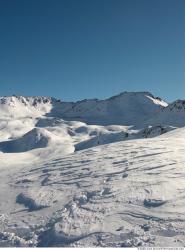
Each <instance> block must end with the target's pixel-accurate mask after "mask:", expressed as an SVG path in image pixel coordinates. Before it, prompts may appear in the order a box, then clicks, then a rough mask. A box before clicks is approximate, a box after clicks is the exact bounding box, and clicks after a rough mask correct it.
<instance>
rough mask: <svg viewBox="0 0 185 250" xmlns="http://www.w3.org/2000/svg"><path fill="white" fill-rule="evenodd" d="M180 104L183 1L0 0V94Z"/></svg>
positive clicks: (184, 75) (184, 76) (183, 90)
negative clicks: (137, 96) (149, 97)
mask: <svg viewBox="0 0 185 250" xmlns="http://www.w3.org/2000/svg"><path fill="white" fill-rule="evenodd" d="M144 90H146V91H150V92H152V93H153V94H154V95H158V96H161V97H163V98H165V99H166V100H168V101H172V100H175V99H177V98H181V99H185V0H0V95H12V94H22V95H46V96H54V97H57V98H61V99H63V100H78V99H84V98H94V97H97V98H106V97H109V96H112V95H115V94H118V93H119V92H122V91H144Z"/></svg>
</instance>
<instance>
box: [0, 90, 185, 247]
mask: <svg viewBox="0 0 185 250" xmlns="http://www.w3.org/2000/svg"><path fill="white" fill-rule="evenodd" d="M184 114H185V104H184V101H176V102H174V103H172V104H169V105H168V104H167V103H165V102H164V101H162V100H161V99H159V98H155V97H154V96H153V95H151V94H150V93H148V92H123V93H121V94H120V95H117V96H114V97H111V98H108V99H106V100H97V99H93V100H83V101H79V102H75V103H74V102H63V101H60V100H56V99H54V98H48V97H22V96H12V97H1V98H0V171H1V175H0V246H81V247H84V246H86V247H88V246H102V247H103V246H113V247H115V246H122V247H124V246H132V247H133V246H174V247H176V246H185V237H184V235H185V231H184V228H185V215H184V214H185V210H184V190H185V182H184V177H185V169H184V162H185V140H184V138H185V128H183V126H185V116H184ZM177 127H179V128H177Z"/></svg>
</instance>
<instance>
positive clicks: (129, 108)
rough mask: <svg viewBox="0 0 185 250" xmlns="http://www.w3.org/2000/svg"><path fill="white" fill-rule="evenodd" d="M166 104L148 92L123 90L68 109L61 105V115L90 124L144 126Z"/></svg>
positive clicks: (85, 101) (77, 103)
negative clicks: (103, 98)
mask: <svg viewBox="0 0 185 250" xmlns="http://www.w3.org/2000/svg"><path fill="white" fill-rule="evenodd" d="M166 106H167V103H165V102H164V101H162V100H161V99H159V98H155V97H154V96H153V95H151V94H150V93H148V92H123V93H121V94H119V95H117V96H114V97H111V98H108V99H106V100H97V99H93V100H83V101H79V102H76V103H74V104H73V105H72V106H71V107H70V108H68V109H67V110H66V109H64V110H63V107H62V105H61V115H62V117H63V118H65V119H75V120H81V121H84V122H87V123H88V124H101V125H108V124H120V125H134V126H142V124H143V122H144V121H145V120H148V119H150V118H152V117H153V116H154V115H156V114H157V113H158V112H159V111H160V110H161V108H162V107H166Z"/></svg>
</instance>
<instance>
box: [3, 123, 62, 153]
mask: <svg viewBox="0 0 185 250" xmlns="http://www.w3.org/2000/svg"><path fill="white" fill-rule="evenodd" d="M58 140H59V139H58V137H57V136H55V135H53V134H52V133H51V132H49V131H47V130H46V129H43V128H34V129H32V130H31V131H29V132H28V133H26V134H25V135H23V136H22V137H21V138H18V139H15V140H11V141H4V142H0V150H1V151H2V152H4V153H15V152H16V153H18V152H25V151H29V150H32V149H36V148H45V147H47V146H49V144H51V142H52V141H54V142H56V143H57V141H58Z"/></svg>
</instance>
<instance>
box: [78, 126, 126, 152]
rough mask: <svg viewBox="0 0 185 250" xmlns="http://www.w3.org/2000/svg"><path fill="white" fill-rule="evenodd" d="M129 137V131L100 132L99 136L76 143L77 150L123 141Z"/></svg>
mask: <svg viewBox="0 0 185 250" xmlns="http://www.w3.org/2000/svg"><path fill="white" fill-rule="evenodd" d="M127 138H128V133H127V132H123V131H121V132H106V133H99V134H98V135H97V136H94V137H93V138H91V139H89V140H86V141H82V142H80V143H78V144H76V145H75V150H76V151H78V150H83V149H87V148H91V147H96V146H99V145H104V144H108V143H113V142H118V141H123V140H126V139H127Z"/></svg>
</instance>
